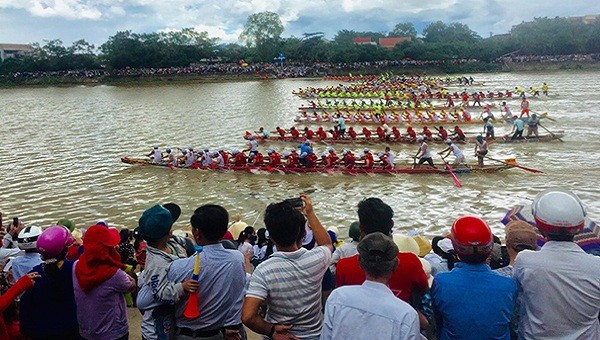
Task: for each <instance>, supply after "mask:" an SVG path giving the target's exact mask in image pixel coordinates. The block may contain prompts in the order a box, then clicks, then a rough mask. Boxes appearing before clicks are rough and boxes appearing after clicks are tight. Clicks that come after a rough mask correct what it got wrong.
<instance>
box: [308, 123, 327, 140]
mask: <svg viewBox="0 0 600 340" xmlns="http://www.w3.org/2000/svg"><path fill="white" fill-rule="evenodd" d="M317 136H319V138H321V140H323V139H327V132H325V130H323V127H322V126H319V129H318V130H317ZM309 139H310V138H309Z"/></svg>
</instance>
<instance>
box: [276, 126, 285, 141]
mask: <svg viewBox="0 0 600 340" xmlns="http://www.w3.org/2000/svg"><path fill="white" fill-rule="evenodd" d="M275 129H276V130H277V133H279V139H283V138H285V130H284V129H282V128H280V127H279V126H278V127H277V128H275Z"/></svg>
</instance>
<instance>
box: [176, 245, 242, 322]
mask: <svg viewBox="0 0 600 340" xmlns="http://www.w3.org/2000/svg"><path fill="white" fill-rule="evenodd" d="M195 260H196V256H192V257H189V258H187V259H180V260H175V261H173V262H172V263H171V266H170V267H169V273H168V274H167V278H168V279H169V281H172V282H183V281H184V280H187V279H189V278H191V277H192V274H193V272H194V262H195ZM198 282H199V283H200V287H199V288H198V309H199V310H200V316H199V317H198V318H196V319H191V320H190V319H187V318H185V317H184V316H183V310H184V309H185V305H186V303H187V297H183V298H182V299H180V300H179V302H178V303H177V304H176V305H175V318H176V320H175V323H176V325H177V327H187V328H190V329H193V330H198V329H204V330H213V329H219V328H222V327H224V326H234V325H239V324H241V323H242V303H243V301H244V294H245V293H246V271H245V269H244V255H242V253H240V252H239V251H237V250H232V249H225V248H223V245H222V244H220V243H217V244H208V245H205V246H203V250H202V252H201V253H200V275H199V278H198Z"/></svg>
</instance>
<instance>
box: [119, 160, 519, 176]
mask: <svg viewBox="0 0 600 340" xmlns="http://www.w3.org/2000/svg"><path fill="white" fill-rule="evenodd" d="M121 162H123V163H126V164H131V165H142V166H156V167H164V168H172V169H174V168H175V167H169V166H168V165H167V164H166V163H152V162H151V161H150V160H149V159H143V158H131V157H122V158H121ZM513 167H515V166H514V165H510V164H502V165H486V166H484V167H483V168H479V167H477V166H473V167H470V168H466V167H462V168H455V169H452V171H453V172H454V173H455V174H469V173H494V172H499V171H502V170H506V169H510V168H513ZM178 168H180V169H189V170H204V171H242V172H252V173H256V172H261V171H262V172H266V173H281V174H283V173H292V174H295V173H329V174H335V173H340V174H348V175H352V176H354V175H357V174H392V175H393V174H441V175H443V174H449V172H448V170H446V169H444V168H443V167H442V166H439V168H435V169H434V168H430V167H429V166H425V165H422V166H421V167H419V168H413V167H412V166H406V165H397V166H396V167H395V168H394V169H382V168H381V167H378V168H372V169H364V168H358V167H357V168H354V169H346V168H345V167H343V166H340V167H335V168H325V167H316V168H302V167H295V168H286V167H270V166H268V165H265V166H227V167H222V168H219V167H215V168H213V167H197V168H186V167H178Z"/></svg>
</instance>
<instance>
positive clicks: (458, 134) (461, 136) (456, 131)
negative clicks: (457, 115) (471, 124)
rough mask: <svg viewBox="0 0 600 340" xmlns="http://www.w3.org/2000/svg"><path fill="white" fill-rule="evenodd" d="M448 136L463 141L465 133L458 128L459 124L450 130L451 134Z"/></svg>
mask: <svg viewBox="0 0 600 340" xmlns="http://www.w3.org/2000/svg"><path fill="white" fill-rule="evenodd" d="M450 138H454V139H456V140H458V141H464V140H465V139H466V138H467V137H466V136H465V133H464V132H463V130H462V129H461V128H460V126H458V125H455V126H454V129H453V130H452V134H451V135H450Z"/></svg>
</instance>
